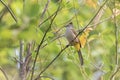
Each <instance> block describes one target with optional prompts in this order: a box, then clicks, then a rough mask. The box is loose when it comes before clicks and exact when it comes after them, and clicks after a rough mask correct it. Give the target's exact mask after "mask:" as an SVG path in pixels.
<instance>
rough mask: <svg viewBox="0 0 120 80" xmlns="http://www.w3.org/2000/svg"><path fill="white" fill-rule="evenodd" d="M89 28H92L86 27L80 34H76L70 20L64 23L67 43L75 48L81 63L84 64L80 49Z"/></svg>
mask: <svg viewBox="0 0 120 80" xmlns="http://www.w3.org/2000/svg"><path fill="white" fill-rule="evenodd" d="M91 30H92V28H86V29H85V30H84V31H83V33H82V34H81V35H80V36H77V32H76V31H75V30H74V28H73V24H72V22H71V23H69V24H68V25H66V32H65V37H66V38H67V40H68V42H69V44H70V45H71V46H74V47H75V48H76V50H77V52H78V56H79V59H80V63H81V65H83V64H84V61H83V57H82V53H81V50H80V49H81V48H83V47H84V46H85V44H86V40H87V36H88V35H89V32H90V31H91ZM76 36H77V37H76Z"/></svg>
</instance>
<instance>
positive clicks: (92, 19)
mask: <svg viewBox="0 0 120 80" xmlns="http://www.w3.org/2000/svg"><path fill="white" fill-rule="evenodd" d="M107 1H109V0H106V1H105V2H104V3H103V4H102V5H101V6H100V8H99V9H98V11H97V12H96V14H95V15H94V16H93V18H91V20H90V21H89V22H88V24H87V25H86V26H85V27H84V28H83V29H82V30H81V31H80V32H79V34H80V33H81V32H83V31H84V30H85V29H86V28H87V27H89V25H90V24H91V23H92V22H93V21H94V19H95V18H96V16H97V15H98V14H99V12H100V11H101V9H102V8H103V7H104V5H105V4H106V3H107ZM79 34H78V35H79Z"/></svg>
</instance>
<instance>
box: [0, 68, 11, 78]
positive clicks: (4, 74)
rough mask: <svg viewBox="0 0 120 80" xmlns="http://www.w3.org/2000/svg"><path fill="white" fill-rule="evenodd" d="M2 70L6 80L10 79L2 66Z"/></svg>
mask: <svg viewBox="0 0 120 80" xmlns="http://www.w3.org/2000/svg"><path fill="white" fill-rule="evenodd" d="M0 70H1V71H2V73H3V74H4V76H5V78H6V80H9V79H8V76H7V74H6V73H5V71H4V70H3V69H2V68H1V67H0Z"/></svg>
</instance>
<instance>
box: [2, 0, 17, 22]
mask: <svg viewBox="0 0 120 80" xmlns="http://www.w3.org/2000/svg"><path fill="white" fill-rule="evenodd" d="M0 2H1V3H2V4H3V5H4V6H5V7H6V8H7V10H8V11H9V13H10V14H11V16H12V18H13V19H14V20H15V22H16V23H17V18H16V16H15V15H14V13H13V11H12V10H11V9H10V8H9V6H7V5H6V4H5V2H3V0H0Z"/></svg>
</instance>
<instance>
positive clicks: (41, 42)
mask: <svg viewBox="0 0 120 80" xmlns="http://www.w3.org/2000/svg"><path fill="white" fill-rule="evenodd" d="M59 9H60V4H59V6H58V9H57V10H56V14H55V15H54V16H53V18H52V20H51V23H50V25H49V27H48V28H47V30H46V31H45V34H44V35H43V38H42V40H41V41H40V44H39V45H38V48H37V52H36V56H35V60H34V63H33V67H32V74H31V80H32V79H33V75H34V68H35V64H36V60H37V57H38V54H39V50H40V48H41V45H42V44H43V41H44V39H45V37H46V35H47V33H48V31H49V30H50V28H51V26H52V23H53V21H54V19H55V17H56V16H57V13H58V11H59Z"/></svg>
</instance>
